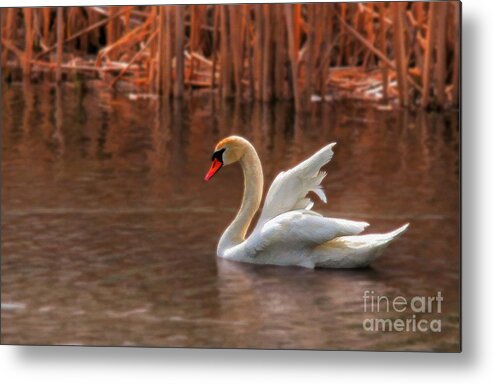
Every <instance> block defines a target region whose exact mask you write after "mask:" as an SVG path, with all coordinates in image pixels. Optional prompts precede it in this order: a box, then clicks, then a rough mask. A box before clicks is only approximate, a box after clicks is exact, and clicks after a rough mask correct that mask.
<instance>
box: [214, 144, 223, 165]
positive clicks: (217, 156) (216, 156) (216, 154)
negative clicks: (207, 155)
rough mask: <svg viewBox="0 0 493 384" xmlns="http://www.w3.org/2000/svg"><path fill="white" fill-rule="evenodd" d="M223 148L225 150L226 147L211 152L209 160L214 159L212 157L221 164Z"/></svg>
mask: <svg viewBox="0 0 493 384" xmlns="http://www.w3.org/2000/svg"><path fill="white" fill-rule="evenodd" d="M225 150H226V148H221V149H219V150H217V151H216V152H214V153H213V154H212V158H211V160H212V161H214V159H215V160H217V161H219V162H220V163H221V164H224V161H223V153H224V151H225Z"/></svg>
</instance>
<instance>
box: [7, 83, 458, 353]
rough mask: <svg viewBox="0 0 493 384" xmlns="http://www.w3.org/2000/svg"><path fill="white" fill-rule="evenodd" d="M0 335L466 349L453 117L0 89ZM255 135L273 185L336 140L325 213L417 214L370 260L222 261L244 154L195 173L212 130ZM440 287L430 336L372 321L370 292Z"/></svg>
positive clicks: (392, 220)
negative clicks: (310, 266)
mask: <svg viewBox="0 0 493 384" xmlns="http://www.w3.org/2000/svg"><path fill="white" fill-rule="evenodd" d="M2 106H3V119H2V128H3V129H2V139H3V144H2V149H3V154H2V172H3V178H2V276H1V277H2V296H1V300H2V313H1V314H2V330H1V331H2V332H1V335H2V342H3V343H29V344H86V345H109V344H111V345H146V346H195V347H227V348H230V347H248V348H316V349H340V348H341V349H369V350H382V349H388V350H440V351H456V350H457V349H458V347H459V313H460V312H459V216H458V208H459V190H458V189H459V155H458V151H459V149H458V148H459V131H458V122H457V119H458V115H457V114H456V113H444V114H423V113H416V114H412V113H408V112H403V111H378V110H376V109H375V108H373V107H372V106H368V105H366V106H365V105H364V104H360V103H357V102H353V103H347V104H342V103H336V104H334V105H323V106H318V107H317V108H315V110H314V112H313V113H312V114H311V115H310V116H307V117H305V118H302V117H298V118H295V117H294V116H293V114H292V110H291V107H290V105H287V104H278V105H275V106H273V107H268V106H262V105H255V106H251V107H247V106H243V105H237V106H235V105H223V104H221V103H219V102H218V103H216V105H215V106H214V107H213V104H212V103H211V101H210V99H209V97H208V95H207V94H203V95H196V96H194V98H193V99H191V100H190V102H187V103H185V104H183V105H180V104H175V105H173V106H171V107H164V106H162V107H160V106H159V105H158V103H157V102H156V101H154V100H139V101H130V100H129V99H128V98H127V97H126V96H125V95H116V96H115V95H112V94H110V93H108V92H104V91H99V90H97V89H94V88H91V89H89V90H82V89H81V88H78V87H74V86H69V85H65V86H64V87H63V89H61V90H56V89H55V88H54V87H53V86H50V85H49V84H38V85H29V84H17V85H11V86H4V87H3V92H2ZM231 133H236V134H242V135H244V136H245V137H247V138H249V139H251V141H252V142H253V143H254V145H255V147H256V148H257V150H258V152H259V155H260V157H261V159H262V163H263V165H264V172H265V175H266V178H267V183H268V184H269V183H270V181H271V180H272V179H273V177H274V176H275V175H276V174H277V172H279V171H280V170H282V169H285V168H286V167H290V166H292V165H294V164H296V163H298V162H299V161H301V160H303V159H304V158H305V157H307V156H308V155H310V154H312V153H313V152H314V151H315V150H317V149H318V148H320V147H321V146H323V145H325V144H326V143H328V142H332V141H337V142H338V145H337V147H336V150H335V156H334V159H333V160H332V162H331V163H330V165H329V166H328V167H327V171H328V176H327V178H326V179H325V181H324V186H325V189H326V192H327V195H328V197H329V203H328V205H323V204H321V203H317V204H316V205H315V209H317V210H318V211H319V212H321V213H323V214H325V215H330V216H336V217H345V218H350V219H357V220H366V221H369V222H370V223H371V227H370V229H369V232H378V231H387V230H390V229H393V228H395V227H397V226H399V225H401V224H403V223H405V222H410V223H411V227H410V229H409V230H408V232H406V233H405V234H404V235H403V236H402V237H401V238H399V239H398V240H397V241H396V242H395V243H393V244H392V245H391V246H390V247H389V248H388V249H387V251H386V253H385V254H384V255H383V256H382V257H381V258H380V259H379V260H377V261H376V262H374V264H373V265H372V267H371V268H369V269H365V270H353V271H346V270H314V271H313V270H307V269H302V268H289V267H288V268H286V267H284V268H282V267H270V266H254V265H245V264H238V263H235V262H230V261H225V260H218V259H216V257H215V247H216V242H217V240H218V239H219V236H220V234H221V233H222V231H223V230H224V228H225V227H226V226H227V224H228V223H229V221H230V220H231V219H232V218H233V216H234V214H235V211H236V209H237V208H238V207H239V202H240V199H241V193H242V174H241V171H240V169H239V168H238V167H236V166H235V167H227V168H225V169H224V170H221V172H220V173H219V174H218V175H217V176H216V177H215V178H214V179H213V180H212V181H211V182H210V183H205V182H203V175H204V173H205V172H206V170H207V169H208V167H209V162H210V154H211V151H212V149H213V147H214V145H215V143H216V142H217V141H218V140H219V139H220V138H222V137H224V136H226V135H229V134H231ZM367 290H368V291H373V292H374V294H375V295H380V296H383V295H386V296H387V297H389V298H394V297H395V296H399V295H401V296H403V297H405V298H407V299H411V298H412V297H415V296H435V295H436V294H437V291H440V292H441V295H442V296H443V297H444V300H443V303H442V308H441V312H440V313H438V312H437V311H436V310H435V311H434V312H432V313H427V314H417V315H416V316H417V319H418V320H420V319H426V320H428V321H431V320H433V319H439V320H440V321H441V332H431V331H429V330H428V331H426V332H419V331H412V330H409V331H403V332H397V331H395V330H394V331H392V332H389V331H387V332H371V331H367V330H365V329H364V328H363V322H364V321H365V319H367V318H371V319H373V318H391V319H396V318H403V319H406V318H411V317H412V315H413V313H414V312H412V311H411V310H409V309H408V310H406V311H405V312H403V313H398V312H395V311H392V310H391V311H390V313H381V312H380V313H378V314H375V313H365V312H364V308H363V294H364V292H365V291H367Z"/></svg>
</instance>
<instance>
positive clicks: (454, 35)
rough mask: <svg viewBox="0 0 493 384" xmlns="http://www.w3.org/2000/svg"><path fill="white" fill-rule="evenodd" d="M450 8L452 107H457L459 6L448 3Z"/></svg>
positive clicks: (458, 86) (458, 100)
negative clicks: (451, 15) (451, 18)
mask: <svg viewBox="0 0 493 384" xmlns="http://www.w3.org/2000/svg"><path fill="white" fill-rule="evenodd" d="M449 4H450V6H451V8H452V9H451V12H452V14H453V23H451V24H452V27H451V28H452V32H453V33H452V39H453V47H454V55H453V58H454V59H453V64H452V65H453V68H452V105H453V106H454V107H459V103H460V56H461V52H460V49H461V41H460V40H461V38H460V32H459V31H460V12H461V9H460V7H461V4H460V3H459V2H457V3H449Z"/></svg>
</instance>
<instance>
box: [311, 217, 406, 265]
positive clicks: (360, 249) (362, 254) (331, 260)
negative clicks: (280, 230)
mask: <svg viewBox="0 0 493 384" xmlns="http://www.w3.org/2000/svg"><path fill="white" fill-rule="evenodd" d="M408 227H409V223H407V224H405V225H403V226H402V227H400V228H397V229H396V230H394V231H392V232H388V233H382V234H380V233H375V234H369V235H356V236H341V237H338V238H336V239H334V240H331V241H328V242H326V243H324V244H322V245H320V246H318V247H317V248H316V249H315V250H314V251H313V254H312V260H313V263H314V266H315V267H316V268H362V267H366V266H368V265H369V264H370V263H371V262H372V261H373V260H375V259H376V258H377V257H378V256H380V255H381V254H382V252H383V250H384V249H385V248H386V247H387V245H389V244H390V243H391V242H392V241H393V240H395V239H396V238H397V237H399V236H400V235H401V234H402V233H403V232H405V231H406V229H407V228H408Z"/></svg>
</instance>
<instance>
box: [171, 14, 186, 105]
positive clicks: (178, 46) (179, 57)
mask: <svg viewBox="0 0 493 384" xmlns="http://www.w3.org/2000/svg"><path fill="white" fill-rule="evenodd" d="M174 10H175V62H176V68H175V85H174V88H173V95H174V97H175V98H178V99H180V98H182V97H183V91H184V80H185V78H184V75H185V61H184V57H183V51H184V50H185V25H184V23H185V6H184V5H177V6H175V9H174Z"/></svg>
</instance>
